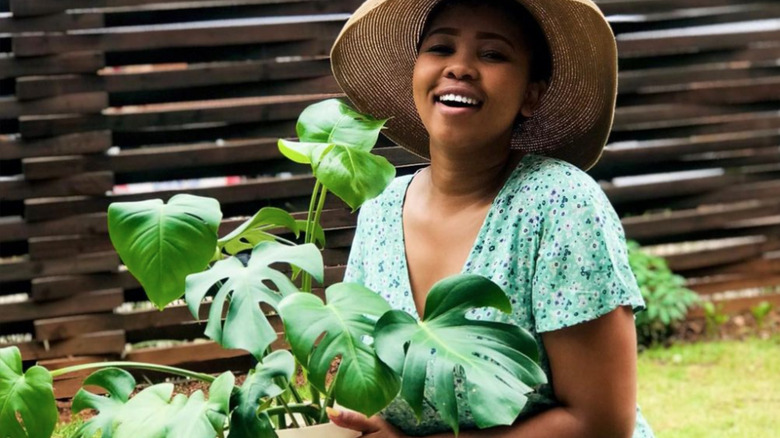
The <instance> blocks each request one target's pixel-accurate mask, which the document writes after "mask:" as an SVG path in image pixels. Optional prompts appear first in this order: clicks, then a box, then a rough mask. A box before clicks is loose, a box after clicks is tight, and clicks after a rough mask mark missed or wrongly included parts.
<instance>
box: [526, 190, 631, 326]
mask: <svg viewBox="0 0 780 438" xmlns="http://www.w3.org/2000/svg"><path fill="white" fill-rule="evenodd" d="M587 178H588V180H587V181H584V178H583V182H581V183H578V184H569V185H568V187H567V188H563V189H562V190H559V193H558V194H557V196H556V198H555V201H554V202H550V203H548V205H549V207H548V208H547V209H546V211H545V213H544V216H543V218H542V224H541V226H540V232H541V234H540V236H539V249H538V252H537V254H536V261H535V267H534V274H533V280H532V306H533V314H534V320H535V323H534V324H535V328H536V331H537V332H548V331H553V330H559V329H562V328H565V327H570V326H573V325H575V324H579V323H582V322H586V321H589V320H592V319H595V318H598V317H600V316H602V315H605V314H607V313H609V312H610V311H612V310H614V309H616V308H617V307H620V306H631V308H632V309H633V311H634V312H638V311H640V310H642V309H643V308H644V301H643V300H642V294H641V292H640V291H639V288H638V287H637V284H636V279H635V277H634V274H633V272H632V271H631V268H630V266H629V263H628V253H627V249H626V239H625V234H624V231H623V226H622V224H621V223H620V219H619V218H618V216H617V214H616V213H615V210H614V208H613V207H612V205H611V204H610V203H609V200H608V199H607V197H606V195H604V192H603V191H602V190H601V188H600V187H599V186H598V184H596V182H595V181H593V180H590V179H589V177H587Z"/></svg>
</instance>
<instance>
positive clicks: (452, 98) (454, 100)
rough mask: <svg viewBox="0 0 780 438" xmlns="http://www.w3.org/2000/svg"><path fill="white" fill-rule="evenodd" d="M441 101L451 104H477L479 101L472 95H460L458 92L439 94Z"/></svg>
mask: <svg viewBox="0 0 780 438" xmlns="http://www.w3.org/2000/svg"><path fill="white" fill-rule="evenodd" d="M438 100H439V102H441V103H443V104H446V105H450V106H477V105H479V101H478V100H476V99H472V98H470V97H465V96H458V95H457V94H445V95H443V96H439V99H438Z"/></svg>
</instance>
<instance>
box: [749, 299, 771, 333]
mask: <svg viewBox="0 0 780 438" xmlns="http://www.w3.org/2000/svg"><path fill="white" fill-rule="evenodd" d="M771 311H772V303H770V302H769V301H762V302H760V303H758V304H756V305H755V306H753V307H751V308H750V313H751V314H752V315H753V318H754V319H755V320H756V326H757V327H758V329H759V330H763V329H764V323H765V322H766V317H767V316H768V315H769V312H771Z"/></svg>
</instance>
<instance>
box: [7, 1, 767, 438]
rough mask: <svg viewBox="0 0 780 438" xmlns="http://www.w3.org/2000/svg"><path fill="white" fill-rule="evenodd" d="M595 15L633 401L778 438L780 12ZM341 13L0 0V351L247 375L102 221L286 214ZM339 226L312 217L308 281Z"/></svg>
mask: <svg viewBox="0 0 780 438" xmlns="http://www.w3.org/2000/svg"><path fill="white" fill-rule="evenodd" d="M596 3H597V4H598V5H599V6H600V7H601V8H602V10H603V11H604V13H605V15H606V16H607V18H608V20H609V22H610V23H611V25H612V27H613V29H614V31H615V34H616V36H617V42H618V48H619V53H620V80H619V97H618V109H617V114H616V118H615V124H614V129H613V132H612V135H611V138H610V140H609V144H608V146H607V149H606V151H605V153H604V156H603V158H602V160H601V162H600V163H599V164H598V165H597V166H596V167H595V168H594V169H592V170H591V171H590V174H591V175H592V176H593V178H595V179H596V180H598V181H599V182H600V184H601V186H602V187H603V189H604V191H605V192H606V193H607V195H608V197H609V199H610V200H611V201H612V203H613V204H614V206H615V208H616V209H617V211H618V213H619V214H620V216H621V218H622V221H623V225H624V228H625V230H626V235H627V237H628V239H630V240H631V241H632V242H635V243H632V259H631V261H632V267H633V268H634V271H635V274H636V275H637V278H638V280H639V283H640V285H641V286H642V288H643V293H644V294H645V298H646V300H647V301H648V304H649V311H648V312H646V313H645V314H643V316H640V319H639V320H638V328H639V333H640V341H641V343H642V347H641V348H642V350H643V352H642V354H641V355H640V390H641V392H640V403H641V404H642V405H643V407H644V409H645V411H646V414H647V416H648V418H649V420H650V422H651V423H652V424H653V425H654V428H655V429H656V431H657V432H658V435H659V436H661V437H666V436H668V437H671V436H702V437H713V436H724V437H726V436H728V437H736V436H745V437H776V436H780V432H778V431H780V423H779V422H778V421H780V420H778V419H777V418H774V417H776V413H777V412H780V399H778V396H777V390H778V389H780V338H778V335H777V333H778V331H780V316H779V314H778V308H780V178H779V177H780V141H779V140H780V111H779V110H780V74H779V73H780V67H779V66H778V61H780V2H778V1H777V0H772V1H751V0H742V1H736V0H598V1H596ZM359 4H360V2H359V1H356V0H209V1H196V0H0V346H3V345H6V344H13V345H17V346H19V347H20V349H21V351H22V354H23V358H24V360H25V361H26V363H27V364H32V363H35V362H39V363H41V364H44V365H46V366H47V367H49V368H50V369H53V368H58V367H62V366H67V365H73V364H77V363H82V362H85V361H94V360H108V359H115V358H119V357H122V358H124V359H126V360H133V361H148V362H156V363H160V364H170V365H183V366H187V367H190V368H193V369H198V370H202V371H217V370H224V369H236V370H242V369H243V370H245V369H247V367H248V366H249V357H248V356H247V355H246V353H245V352H243V351H238V350H236V351H228V350H223V349H221V348H220V347H219V346H217V345H216V344H214V343H213V342H209V341H205V340H202V339H200V338H201V337H202V336H203V334H202V331H203V325H202V324H199V323H198V322H196V321H193V319H192V317H191V315H190V314H189V311H188V310H187V309H186V306H185V305H183V303H178V304H174V305H173V306H171V307H172V308H171V309H167V310H166V312H165V313H160V312H158V311H156V310H154V309H152V306H151V305H149V303H147V302H146V300H145V295H144V293H143V291H142V290H141V289H140V287H139V285H138V283H137V282H136V281H135V280H134V279H133V277H132V276H131V275H129V273H128V272H127V271H126V270H124V269H123V267H122V265H121V262H120V260H119V258H118V257H117V255H116V253H115V252H114V251H113V249H112V246H111V243H110V241H109V239H108V235H107V228H106V213H105V211H106V209H107V207H108V204H109V203H111V202H116V201H133V200H141V199H150V198H162V199H168V198H170V197H171V196H172V195H174V194H176V193H191V194H196V195H201V196H209V197H214V198H217V199H218V200H219V201H220V202H221V203H222V207H223V212H224V217H225V219H224V220H223V224H222V227H221V229H220V232H221V234H227V233H228V232H230V231H231V230H232V229H233V228H235V227H236V226H237V224H239V223H240V222H241V221H242V220H243V219H245V218H246V217H248V216H251V215H252V214H253V213H254V212H255V211H256V210H257V209H258V208H260V207H262V206H267V205H274V206H280V207H284V208H286V209H288V210H292V211H299V212H305V211H306V209H307V207H308V200H309V194H310V193H311V188H312V186H313V183H314V180H313V178H312V177H311V176H310V174H309V173H308V171H309V169H308V168H307V167H304V166H300V165H296V164H294V163H291V162H289V161H287V160H286V159H283V157H282V156H281V154H280V153H279V151H278V150H277V147H276V139H277V138H279V137H294V136H295V121H296V119H297V116H298V114H299V113H300V111H301V110H303V108H305V107H306V106H308V105H309V104H311V103H314V102H317V101H319V100H322V99H323V98H326V97H331V96H339V89H338V87H337V86H336V84H335V81H334V80H333V78H332V77H331V75H330V67H329V64H328V57H327V55H328V52H329V48H330V46H331V44H332V42H333V40H334V38H335V36H336V35H337V33H338V31H339V30H340V28H341V26H342V25H343V24H344V22H345V21H346V19H347V18H348V17H349V15H350V13H351V12H352V11H354V10H355V9H356V8H357V6H358V5H359ZM388 68H392V66H388ZM378 152H379V153H380V154H381V155H383V156H385V157H387V158H388V159H389V160H390V161H391V162H392V163H393V164H395V165H396V166H397V168H398V173H399V174H407V173H410V172H414V171H415V170H417V169H418V168H419V167H421V166H423V165H424V163H422V162H421V161H420V159H419V158H417V157H414V156H412V155H410V154H408V153H406V152H404V151H402V150H401V149H400V148H399V147H397V146H395V145H393V144H392V143H391V142H389V141H388V140H386V139H381V140H380V144H379V146H378ZM355 220H356V215H354V214H351V213H350V212H349V210H348V209H347V208H345V206H344V205H342V204H341V203H340V202H339V201H337V200H336V199H335V198H334V199H331V200H329V201H328V204H327V209H326V212H325V213H324V216H323V225H324V226H325V228H326V234H327V242H328V243H327V249H326V251H325V260H326V264H327V265H328V268H327V273H326V277H327V282H326V284H329V283H332V282H335V281H339V280H340V279H341V276H342V275H343V270H344V264H345V263H346V258H347V255H348V252H349V245H350V243H351V240H352V235H353V230H354V225H355ZM207 309H208V307H207V306H203V307H202V310H203V311H204V313H203V315H205V311H207ZM672 344H673V345H672ZM669 345H672V346H671V347H670V348H669ZM648 347H649V349H647V351H644V350H645V349H646V348H648ZM79 385H80V378H72V377H71V378H70V379H63V380H59V381H57V382H55V391H56V394H57V396H59V397H61V398H63V399H67V398H68V397H70V396H72V395H73V394H74V393H75V391H76V390H77V389H78V387H79ZM719 385H724V386H719ZM771 388H773V389H771ZM773 412H774V414H772V413H773ZM718 416H720V417H718ZM715 418H721V420H716V419H715Z"/></svg>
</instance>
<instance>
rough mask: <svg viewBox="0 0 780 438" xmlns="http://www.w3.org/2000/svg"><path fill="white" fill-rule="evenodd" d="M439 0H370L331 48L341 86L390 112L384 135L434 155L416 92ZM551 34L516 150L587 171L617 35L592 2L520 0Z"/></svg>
mask: <svg viewBox="0 0 780 438" xmlns="http://www.w3.org/2000/svg"><path fill="white" fill-rule="evenodd" d="M439 1H440V0H369V1H367V2H365V3H363V4H362V5H361V6H360V8H358V10H357V11H355V13H354V14H353V15H352V16H351V17H350V19H349V20H348V21H347V23H346V24H345V25H344V28H343V29H342V31H341V33H340V34H339V36H338V38H337V39H336V42H335V43H334V45H333V49H332V51H331V67H332V69H333V74H334V76H335V77H336V80H337V82H338V84H339V85H340V86H341V88H342V90H343V91H344V92H345V93H346V95H347V97H349V99H350V100H351V101H352V103H353V104H354V105H355V106H356V107H357V109H358V110H359V111H361V112H365V113H368V114H371V115H372V116H374V117H377V118H389V119H390V120H389V121H388V122H387V125H386V128H387V129H386V130H385V131H384V134H385V135H386V136H387V137H388V138H390V139H391V140H393V141H394V142H396V143H398V144H399V145H400V146H402V147H404V148H406V149H407V150H409V151H410V152H412V153H414V154H417V155H419V156H421V157H424V158H430V153H429V151H428V144H429V140H428V133H427V131H426V130H425V126H423V123H422V121H421V120H420V117H419V115H418V114H417V110H416V107H415V104H414V99H413V96H412V72H413V70H414V63H415V60H416V58H417V42H418V41H417V40H418V38H419V35H420V33H421V32H422V28H423V26H424V24H425V20H426V17H427V16H428V14H429V13H430V11H431V10H432V9H433V8H434V6H436V4H437V3H439ZM516 1H517V2H518V3H520V4H521V5H522V6H524V7H525V8H526V9H527V10H528V11H529V12H530V13H531V15H532V16H533V17H535V18H536V20H537V21H538V23H539V26H540V27H541V29H542V32H543V33H544V34H545V36H546V38H547V44H548V46H549V48H550V55H551V61H552V76H551V78H550V82H549V86H548V89H547V92H546V93H545V95H544V96H543V98H542V101H541V104H540V106H539V108H538V109H537V110H536V112H535V113H534V115H533V116H532V117H530V118H527V119H525V120H524V121H523V122H522V123H520V124H518V125H517V126H516V127H515V131H514V135H513V138H512V148H515V149H522V150H523V151H526V153H533V154H539V155H546V156H550V157H554V158H559V159H562V160H565V161H568V162H570V163H572V164H574V165H576V166H577V167H579V168H581V169H584V170H587V169H589V168H590V167H592V166H593V165H594V164H595V163H596V162H597V161H598V159H599V157H600V156H601V152H602V150H603V149H604V145H605V143H606V141H607V137H608V136H609V132H610V129H611V128H612V121H613V118H614V113H615V100H616V98H617V47H616V43H615V37H614V35H613V33H612V30H611V28H610V26H609V23H607V21H606V19H605V18H604V15H603V14H602V12H601V11H600V10H599V8H598V7H597V6H596V5H595V4H594V3H593V2H591V1H589V0H516Z"/></svg>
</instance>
